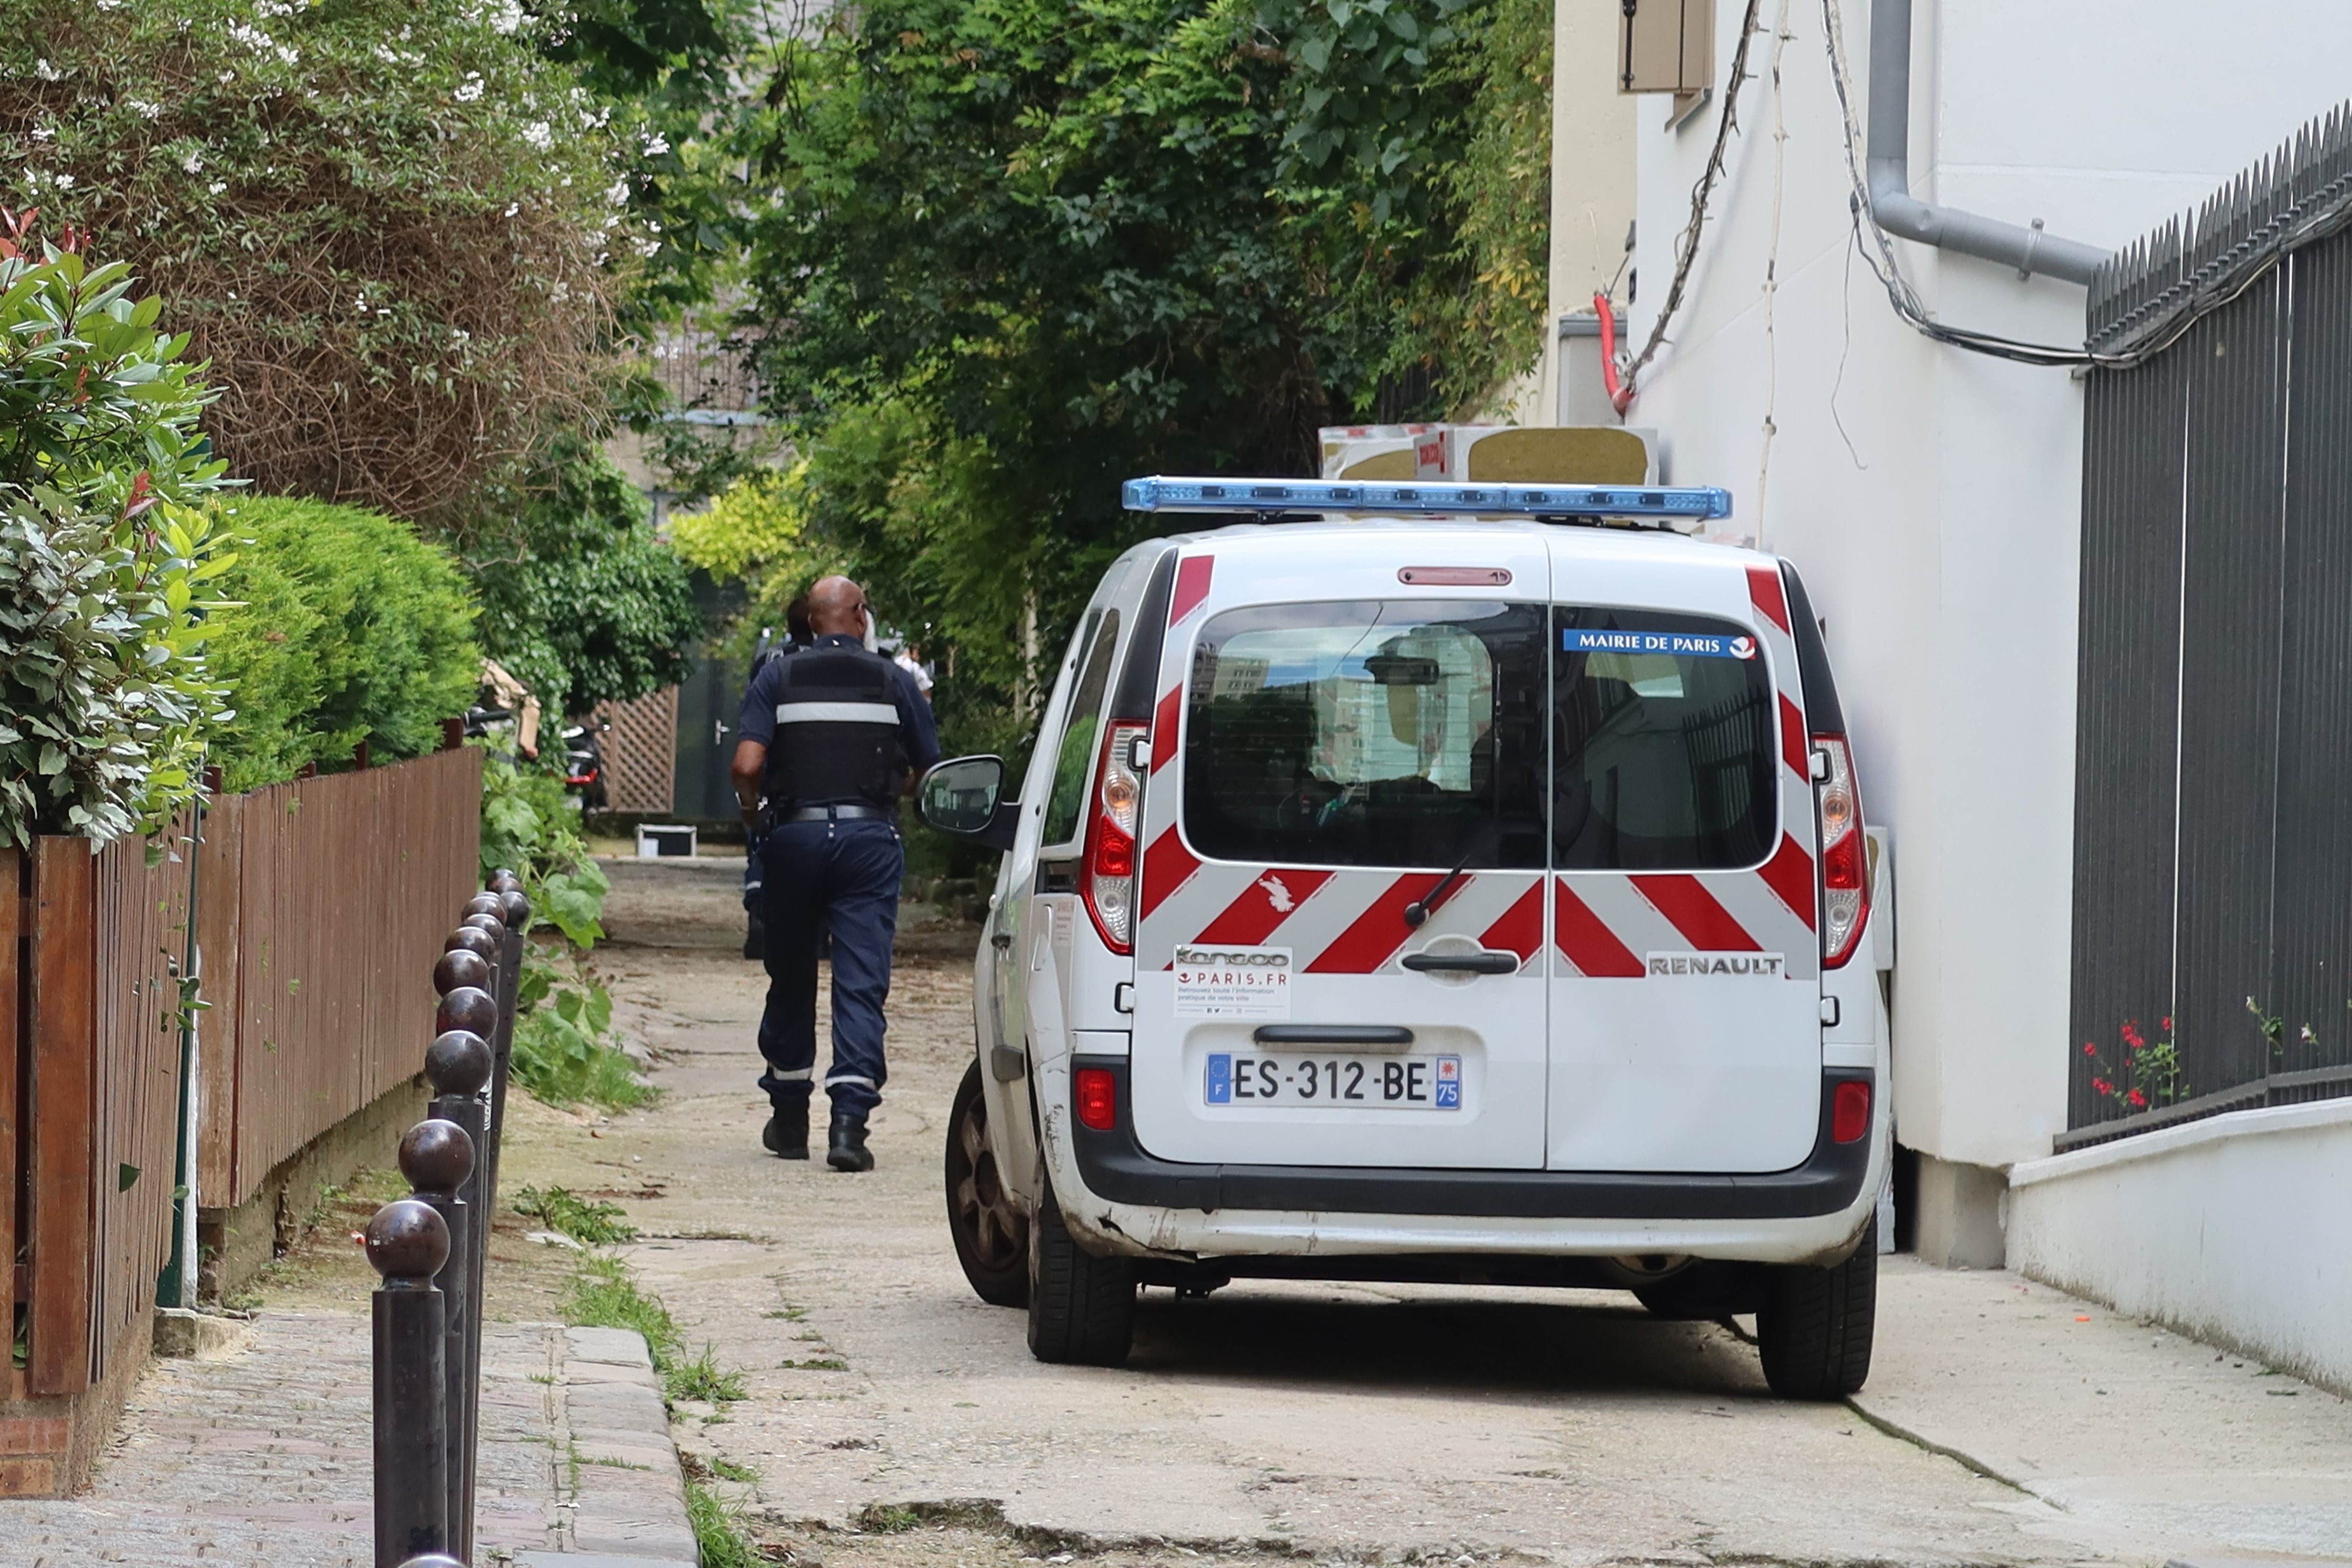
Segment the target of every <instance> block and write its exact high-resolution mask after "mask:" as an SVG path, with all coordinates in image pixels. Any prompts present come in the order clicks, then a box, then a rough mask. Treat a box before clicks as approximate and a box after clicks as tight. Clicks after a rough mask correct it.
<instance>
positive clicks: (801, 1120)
mask: <svg viewBox="0 0 2352 1568" xmlns="http://www.w3.org/2000/svg"><path fill="white" fill-rule="evenodd" d="M760 1142H761V1144H762V1145H763V1146H764V1147H765V1148H766V1149H767V1151H768V1152H769V1153H771V1154H773V1155H774V1156H775V1157H776V1158H777V1159H779V1160H805V1159H807V1158H808V1157H809V1152H808V1107H807V1106H805V1105H803V1106H802V1107H801V1108H800V1109H799V1110H779V1111H777V1112H776V1113H775V1114H774V1115H773V1116H771V1117H769V1118H768V1125H767V1126H766V1127H765V1128H764V1129H763V1130H761V1133H760Z"/></svg>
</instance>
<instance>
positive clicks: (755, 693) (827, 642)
mask: <svg viewBox="0 0 2352 1568" xmlns="http://www.w3.org/2000/svg"><path fill="white" fill-rule="evenodd" d="M811 646H812V647H865V646H866V639H865V638H863V637H851V636H850V635H849V634H848V633H847V632H834V633H831V634H829V635H828V636H825V637H819V638H817V639H816V641H815V642H814V644H812V645H811ZM875 657H876V658H882V659H883V662H884V663H885V664H889V660H888V659H887V658H883V656H882V655H879V654H877V655H876V656H875ZM785 662H786V661H785V660H784V659H782V658H771V659H770V660H768V662H767V663H765V664H763V665H761V667H760V673H759V674H757V675H755V676H753V677H752V678H751V687H750V688H749V689H747V690H746V691H745V692H744V693H743V716H742V719H741V720H740V721H739V726H738V728H737V730H736V731H735V733H736V736H737V738H738V739H740V740H745V741H757V742H760V744H761V745H763V746H769V745H773V744H774V743H775V735H776V702H777V700H778V699H779V698H780V697H782V694H783V693H782V687H783V680H784V665H785ZM890 700H891V701H893V702H894V703H896V704H897V705H898V750H899V752H900V753H901V754H903V755H904V756H905V757H906V759H907V765H908V767H909V768H911V769H913V770H914V773H915V774H916V776H918V777H920V776H921V774H922V772H923V770H924V769H926V768H928V767H929V766H930V765H931V764H932V763H936V762H938V761H939V760H940V732H939V730H938V728H937V727H936V726H935V725H933V724H932V722H931V705H930V704H929V703H928V702H926V701H924V700H923V693H922V689H920V688H919V687H918V686H917V685H916V684H915V678H914V677H913V676H911V675H909V674H908V673H907V672H906V671H905V670H903V669H901V668H898V666H897V665H895V664H891V665H890Z"/></svg>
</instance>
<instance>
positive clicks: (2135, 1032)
mask: <svg viewBox="0 0 2352 1568" xmlns="http://www.w3.org/2000/svg"><path fill="white" fill-rule="evenodd" d="M2123 1033H2124V1044H2126V1045H2127V1046H2129V1047H2131V1048H2132V1049H2134V1050H2137V1049H2139V1048H2140V1047H2142V1046H2144V1045H2146V1044H2147V1040H2146V1039H2145V1038H2143V1037H2141V1035H2140V1032H2139V1020H2138V1019H2137V1018H2131V1019H2126V1021H2125V1023H2124V1030H2123Z"/></svg>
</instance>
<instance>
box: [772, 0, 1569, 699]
mask: <svg viewBox="0 0 2352 1568" xmlns="http://www.w3.org/2000/svg"><path fill="white" fill-rule="evenodd" d="M1491 16H1492V8H1491V0H1373V3H1372V4H1369V5H1354V4H1350V3H1349V0H1085V3H1082V4H1080V5H1076V6H1075V7H1072V6H1069V5H1054V4H1046V3H1045V0H881V3H879V4H875V5H865V6H860V7H856V8H854V9H847V10H842V11H838V12H835V14H834V15H833V16H832V17H831V18H830V20H829V22H828V25H827V26H826V27H825V28H824V30H823V31H822V32H821V33H819V34H818V35H817V36H815V37H813V38H808V39H804V40H795V41H793V42H791V43H789V44H787V45H786V46H784V47H782V48H781V49H780V50H779V51H778V53H777V55H776V57H775V64H774V77H773V85H772V89H771V91H770V93H769V101H770V103H771V105H772V111H771V113H770V114H769V116H768V117H767V118H766V120H765V121H763V122H762V123H761V127H760V139H759V142H758V145H757V149H756V150H757V153H758V156H759V158H760V167H761V171H762V172H763V174H764V177H765V178H766V179H767V180H768V181H769V182H770V183H771V184H772V192H773V194H772V201H771V204H770V205H769V206H768V208H767V209H766V210H765V211H764V213H763V214H762V215H761V219H760V221H759V224H758V226H757V228H756V233H755V240H754V247H753V251H752V258H751V279H752V281H753V282H754V283H755V284H756V286H757V288H758V290H759V296H758V298H759V310H758V314H759V318H760V321H761V324H762V325H763V327H764V328H765V330H766V336H765V339H764V350H763V360H762V364H763V369H764V372H765V374H766V380H767V384H768V385H769V386H770V387H771V388H772V391H771V394H770V395H771V398H772V403H773V405H774V406H775V408H776V410H777V411H778V412H779V413H780V414H781V415H782V416H784V417H785V418H786V420H787V421H788V422H789V423H790V425H791V426H792V428H793V431H794V433H795V436H796V437H797V438H798V440H799V443H800V449H801V452H802V455H803V457H804V458H806V459H807V464H808V467H807V469H806V472H805V476H804V483H805V485H806V487H807V499H806V506H805V513H806V521H807V528H808V532H809V536H810V538H811V540H812V541H813V542H814V544H815V545H816V546H817V547H818V548H819V549H821V550H824V551H829V552H833V553H834V554H835V556H836V557H837V558H839V559H841V560H842V561H843V563H845V564H846V565H847V566H848V567H849V569H851V570H853V571H855V572H858V573H860V574H863V575H864V576H865V577H866V581H867V583H868V586H869V589H871V590H872V591H873V592H874V593H875V595H876V596H877V604H878V605H879V607H880V608H881V609H882V611H883V612H884V614H885V616H886V617H887V618H891V619H895V620H897V621H898V622H900V623H901V624H908V625H910V626H930V627H933V628H935V632H934V635H935V636H936V635H938V634H937V631H936V628H944V629H945V632H946V635H947V637H948V638H949V640H950V642H951V643H953V645H954V647H955V651H956V657H957V665H956V672H955V673H956V680H955V681H953V682H950V683H943V685H942V688H941V691H940V703H941V711H942V717H943V718H954V717H955V716H956V715H957V711H958V709H959V707H960V705H961V704H963V703H966V702H970V703H972V704H975V705H976V708H977V710H986V711H995V712H998V713H1000V714H1002V713H1003V710H1006V709H1007V708H1008V707H1009V706H1010V703H1009V700H1010V699H1011V698H1013V696H1014V695H1016V694H1018V693H1021V692H1023V691H1024V689H1025V688H1026V685H1027V682H1028V680H1029V679H1030V677H1031V675H1032V670H1031V668H1030V665H1031V663H1032V662H1033V655H1034V656H1036V657H1042V658H1050V657H1051V656H1052V655H1053V654H1054V653H1055V652H1056V651H1058V648H1057V647H1055V646H1054V645H1055V640H1056V630H1055V628H1057V627H1059V626H1064V625H1066V621H1067V618H1068V616H1069V614H1070V613H1071V612H1072V611H1073V610H1074V609H1075V607H1076V602H1077V601H1078V599H1079V598H1080V597H1082V595H1083V594H1084V593H1085V592H1086V590H1087V589H1088V588H1089V587H1090V586H1091V584H1092V581H1093V578H1094V575H1095V574H1096V573H1097V571H1098V569H1099V567H1100V565H1101V564H1102V563H1103V562H1104V561H1105V560H1106V559H1108V556H1109V555H1111V554H1112V553H1114V552H1117V551H1118V549H1120V548H1122V547H1123V546H1124V545H1125V544H1126V543H1128V542H1130V541H1131V540H1133V539H1135V538H1137V537H1139V536H1140V535H1141V534H1142V533H1143V532H1144V531H1147V529H1148V528H1149V527H1150V525H1149V524H1147V523H1142V522H1139V521H1137V520H1135V519H1132V518H1130V517H1129V516H1127V515H1125V514H1123V513H1121V512H1120V511H1119V510H1118V481H1119V480H1120V479H1125V478H1128V477H1129V476H1131V475H1134V474H1138V473H1145V472H1150V471H1154V470H1158V471H1163V472H1166V471H1212V472H1213V471H1227V472H1236V471H1237V472H1253V471H1254V472H1265V473H1285V472H1299V471H1311V465H1312V464H1313V462H1314V460H1315V458H1314V433H1315V426H1317V425H1318V424H1319V423H1322V422H1324V421H1325V420H1327V419H1331V418H1340V419H1347V418H1353V417H1358V416H1364V415H1376V416H1391V417H1393V416H1416V415H1423V414H1428V413H1433V412H1438V411H1442V410H1443V409H1444V408H1445V407H1446V406H1447V405H1449V404H1450V403H1451V402H1453V401H1456V400H1459V399H1462V398H1465V397H1467V396H1470V395H1473V394H1474V393H1477V392H1480V391H1483V390H1484V389H1485V388H1486V387H1487V386H1489V385H1491V384H1493V383H1494V382H1495V381H1496V373H1497V371H1498V368H1499V362H1498V361H1497V359H1496V356H1495V355H1494V354H1492V353H1487V352H1486V350H1485V348H1484V346H1483V342H1482V341H1480V340H1477V339H1475V338H1474V337H1472V336H1471V335H1469V334H1465V333H1464V332H1463V331H1460V330H1459V329H1460V323H1461V321H1462V320H1463V315H1464V307H1463V306H1462V304H1461V303H1460V302H1459V301H1460V299H1461V297H1462V296H1463V295H1464V294H1465V292H1467V291H1468V290H1469V289H1471V288H1472V287H1473V286H1474V285H1475V282H1476V276H1477V274H1476V272H1475V270H1474V269H1475V268H1476V266H1477V263H1478V255H1477V253H1476V251H1475V247H1467V246H1465V243H1464V240H1463V237H1462V235H1461V233H1460V227H1459V224H1458V222H1457V217H1456V213H1457V208H1458V205H1459V197H1458V195H1457V194H1456V192H1455V191H1454V187H1453V186H1452V185H1451V184H1449V174H1448V172H1449V171H1450V170H1452V169H1453V168H1454V165H1455V164H1456V163H1458V162H1459V161H1460V158H1461V155H1462V153H1463V151H1464V149H1465V146H1466V145H1467V144H1468V138H1469V136H1470V123H1469V122H1470V118H1471V110H1472V106H1473V105H1474V103H1475V101H1476V100H1477V98H1478V95H1479V93H1480V91H1481V90H1482V83H1483V82H1484V81H1485V80H1486V73H1485V72H1484V71H1483V70H1482V69H1481V68H1480V67H1479V64H1478V61H1479V58H1480V56H1479V53H1478V51H1479V50H1480V49H1481V48H1482V47H1484V46H1483V42H1482V40H1483V38H1484V37H1485V33H1486V28H1487V26H1488V25H1489V21H1490V19H1491ZM1539 309H1540V307H1539V306H1538V310H1539ZM1448 356H1452V357H1450V358H1449V357H1448ZM999 722H1000V725H1001V727H1005V728H1017V727H1018V726H1017V716H1013V717H1008V718H1002V719H1001V720H1000V721H999Z"/></svg>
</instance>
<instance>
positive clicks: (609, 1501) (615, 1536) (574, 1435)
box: [514, 1329, 700, 1568]
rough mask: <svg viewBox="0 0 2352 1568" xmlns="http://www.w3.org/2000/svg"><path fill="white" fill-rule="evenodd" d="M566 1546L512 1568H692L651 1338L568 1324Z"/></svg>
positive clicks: (694, 1557)
mask: <svg viewBox="0 0 2352 1568" xmlns="http://www.w3.org/2000/svg"><path fill="white" fill-rule="evenodd" d="M563 1334H564V1358H563V1383H562V1397H563V1422H562V1430H563V1436H564V1438H565V1441H566V1445H567V1453H566V1458H567V1459H571V1460H576V1463H570V1462H567V1463H565V1464H564V1465H563V1466H562V1470H563V1472H564V1475H563V1478H562V1480H561V1481H560V1482H559V1487H560V1488H561V1489H562V1500H561V1501H559V1503H558V1505H557V1507H558V1511H559V1513H560V1514H561V1515H562V1525H561V1528H560V1531H559V1533H558V1541H559V1542H561V1544H560V1545H558V1546H557V1547H555V1548H554V1549H553V1550H547V1549H540V1550H535V1551H527V1552H518V1553H517V1554H516V1555H515V1558H514V1562H515V1564H516V1568H695V1564H696V1563H697V1562H698V1561H699V1559H700V1552H699V1550H698V1548H697V1546H696V1545H695V1540H694V1527H693V1525H692V1524H691V1523H689V1522H688V1519H687V1512H686V1478H685V1475H684V1473H683V1472H682V1471H681V1469H680V1468H679V1466H678V1459H677V1445H676V1444H675V1443H673V1442H672V1441H671V1440H670V1435H669V1412H668V1411H667V1408H665V1407H664V1405H663V1404H662V1396H661V1383H660V1379H659V1378H657V1377H656V1375H655V1373H654V1363H653V1357H652V1355H651V1354H650V1353H648V1352H647V1351H646V1341H645V1336H644V1335H642V1334H640V1333H637V1332H636V1331H634V1330H630V1329H566V1330H565V1331H563Z"/></svg>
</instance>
